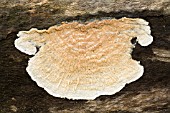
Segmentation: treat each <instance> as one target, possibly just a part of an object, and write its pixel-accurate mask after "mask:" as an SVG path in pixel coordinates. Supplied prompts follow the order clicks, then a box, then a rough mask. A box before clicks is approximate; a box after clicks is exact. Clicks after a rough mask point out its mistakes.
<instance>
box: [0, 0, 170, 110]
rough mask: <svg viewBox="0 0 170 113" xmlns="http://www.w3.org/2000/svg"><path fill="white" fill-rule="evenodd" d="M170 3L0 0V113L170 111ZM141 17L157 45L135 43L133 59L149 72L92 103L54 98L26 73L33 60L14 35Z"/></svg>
mask: <svg viewBox="0 0 170 113" xmlns="http://www.w3.org/2000/svg"><path fill="white" fill-rule="evenodd" d="M169 4H170V2H169V0H150V1H143V0H120V1H118V0H86V1H85V0H56V1H54V0H10V1H7V0H1V2H0V112H2V113H13V112H17V113H60V112H61V113H63V112H66V113H67V112H69V113H70V112H71V113H75V112H85V113H86V112H87V113H88V112H114V113H136V112H142V113H145V112H146V113H169V112H170V95H168V94H170V90H169V89H170V83H169V81H170V6H169ZM124 16H126V17H140V18H144V19H146V20H147V21H148V22H150V26H151V31H152V35H153V36H154V42H153V43H152V44H151V45H150V46H148V47H141V46H140V45H138V44H137V46H136V48H135V49H134V52H133V53H132V56H133V58H134V59H137V60H140V61H141V64H142V65H143V66H144V67H145V73H144V75H143V77H141V78H140V79H139V80H138V81H136V82H134V83H131V84H129V85H126V87H125V88H124V89H123V90H121V91H120V92H119V93H117V94H115V95H111V96H100V97H98V98H97V99H95V100H93V101H81V100H80V101H73V100H67V99H60V98H55V97H52V96H50V95H49V94H48V93H46V92H45V91H44V90H43V89H41V88H40V87H38V86H37V85H36V83H35V82H34V81H32V80H31V78H30V77H29V75H28V74H27V73H26V71H25V68H26V66H27V61H28V59H29V58H30V56H28V55H25V54H23V53H21V52H19V51H18V50H17V49H16V48H15V47H14V40H15V39H16V38H17V36H16V34H17V33H18V31H20V30H29V29H30V28H32V27H36V28H39V29H44V28H48V27H50V26H52V25H55V24H60V23H61V22H62V21H74V20H76V21H80V22H85V21H91V20H94V19H104V18H106V17H110V18H120V17H124Z"/></svg>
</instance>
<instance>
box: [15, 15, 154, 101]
mask: <svg viewBox="0 0 170 113" xmlns="http://www.w3.org/2000/svg"><path fill="white" fill-rule="evenodd" d="M150 34H151V31H150V27H149V26H148V22H146V21H145V20H143V19H139V18H136V19H132V18H121V19H108V20H101V21H94V22H89V23H87V24H80V23H78V22H71V23H62V25H60V26H52V27H50V28H49V29H48V30H37V29H35V28H33V29H31V30H29V31H20V32H19V33H18V37H19V38H18V39H16V40H15V47H16V48H17V49H19V50H20V51H22V52H24V53H26V54H29V55H34V56H33V57H32V58H31V59H30V60H29V63H28V67H27V68H26V70H27V72H28V74H29V75H30V76H31V78H32V79H33V80H34V81H35V82H36V83H37V84H38V86H40V87H42V88H44V89H45V90H46V91H47V92H48V93H49V94H51V95H53V96H55V97H61V98H68V99H95V98H96V97H98V96H100V95H112V94H115V93H116V92H118V91H120V90H121V89H122V88H123V87H124V86H125V85H126V84H127V83H130V82H133V81H135V80H137V79H138V78H140V77H141V76H142V75H143V72H144V68H143V66H141V65H140V63H139V61H135V60H133V59H132V56H131V52H132V49H133V48H134V46H135V45H134V44H132V43H131V40H132V39H133V38H135V37H136V38H137V41H138V43H139V44H140V45H142V46H147V45H149V44H151V42H152V41H153V37H152V36H151V35H150ZM38 48H39V50H38Z"/></svg>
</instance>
